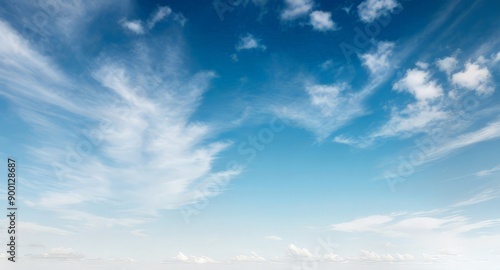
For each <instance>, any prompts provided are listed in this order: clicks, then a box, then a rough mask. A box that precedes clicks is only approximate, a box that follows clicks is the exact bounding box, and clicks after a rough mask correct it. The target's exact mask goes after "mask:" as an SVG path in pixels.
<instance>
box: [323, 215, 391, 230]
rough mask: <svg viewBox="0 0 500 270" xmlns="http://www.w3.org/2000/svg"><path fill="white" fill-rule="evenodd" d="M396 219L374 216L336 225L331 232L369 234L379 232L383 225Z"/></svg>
mask: <svg viewBox="0 0 500 270" xmlns="http://www.w3.org/2000/svg"><path fill="white" fill-rule="evenodd" d="M393 219H394V217H391V216H382V215H374V216H369V217H364V218H359V219H355V220H353V221H349V222H344V223H338V224H334V225H332V226H331V227H330V229H331V230H334V231H341V232H368V231H377V230H379V228H380V227H381V225H383V224H386V223H388V222H390V221H392V220H393Z"/></svg>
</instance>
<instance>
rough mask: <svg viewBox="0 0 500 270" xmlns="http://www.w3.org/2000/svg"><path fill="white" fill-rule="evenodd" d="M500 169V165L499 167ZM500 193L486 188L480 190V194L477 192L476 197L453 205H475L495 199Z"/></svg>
mask: <svg viewBox="0 0 500 270" xmlns="http://www.w3.org/2000/svg"><path fill="white" fill-rule="evenodd" d="M498 169H499V170H500V167H499V168H498ZM498 197H499V194H498V192H496V191H494V190H492V189H486V190H483V191H482V192H480V193H479V194H476V195H475V196H474V197H472V198H470V199H468V200H465V201H461V202H459V203H456V204H453V205H452V206H451V207H462V206H469V205H474V204H478V203H482V202H486V201H489V200H493V199H495V198H498Z"/></svg>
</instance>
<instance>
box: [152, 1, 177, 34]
mask: <svg viewBox="0 0 500 270" xmlns="http://www.w3.org/2000/svg"><path fill="white" fill-rule="evenodd" d="M171 13H172V9H171V8H169V7H166V6H165V7H159V8H158V9H157V10H156V11H155V13H153V14H152V15H151V18H150V19H149V20H148V27H149V29H151V28H153V27H154V26H155V24H156V23H157V22H159V21H161V20H163V19H164V18H165V17H167V16H168V15H170V14H171Z"/></svg>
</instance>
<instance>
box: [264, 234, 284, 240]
mask: <svg viewBox="0 0 500 270" xmlns="http://www.w3.org/2000/svg"><path fill="white" fill-rule="evenodd" d="M265 238H266V239H267V240H273V241H281V240H283V239H282V238H281V237H279V236H276V235H271V236H266V237H265Z"/></svg>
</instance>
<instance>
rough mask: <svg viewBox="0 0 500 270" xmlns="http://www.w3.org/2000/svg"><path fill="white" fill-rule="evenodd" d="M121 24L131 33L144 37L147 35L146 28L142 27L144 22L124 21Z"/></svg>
mask: <svg viewBox="0 0 500 270" xmlns="http://www.w3.org/2000/svg"><path fill="white" fill-rule="evenodd" d="M120 24H121V26H122V27H123V28H125V29H127V30H129V31H131V32H132V33H134V34H137V35H142V34H144V33H145V31H144V27H143V26H142V22H141V21H140V20H133V21H127V20H125V19H123V20H121V21H120Z"/></svg>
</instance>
